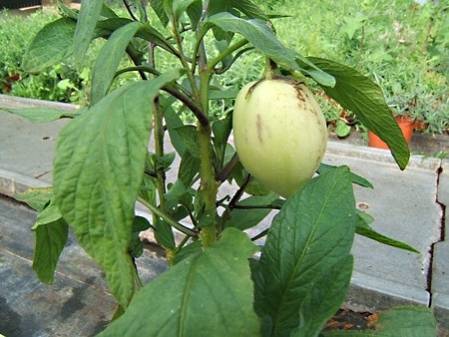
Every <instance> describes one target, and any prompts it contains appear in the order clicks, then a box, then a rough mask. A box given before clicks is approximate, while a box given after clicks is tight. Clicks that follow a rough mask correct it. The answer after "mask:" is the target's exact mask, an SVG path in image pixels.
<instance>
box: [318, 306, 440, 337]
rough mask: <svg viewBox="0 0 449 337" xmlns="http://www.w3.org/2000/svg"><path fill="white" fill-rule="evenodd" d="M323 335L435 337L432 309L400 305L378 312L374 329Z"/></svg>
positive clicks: (332, 336)
mask: <svg viewBox="0 0 449 337" xmlns="http://www.w3.org/2000/svg"><path fill="white" fill-rule="evenodd" d="M323 334H324V336H325V337H436V336H437V324H436V321H435V317H434V316H433V314H432V311H431V310H430V309H428V308H424V307H418V306H416V307H400V308H396V309H393V310H389V311H385V312H383V313H381V314H380V317H379V321H378V322H377V324H376V330H366V331H327V332H323Z"/></svg>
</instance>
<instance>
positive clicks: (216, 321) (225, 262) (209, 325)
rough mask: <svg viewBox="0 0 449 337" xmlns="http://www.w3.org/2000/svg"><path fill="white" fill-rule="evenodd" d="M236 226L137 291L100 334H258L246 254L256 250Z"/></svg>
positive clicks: (168, 336)
mask: <svg viewBox="0 0 449 337" xmlns="http://www.w3.org/2000/svg"><path fill="white" fill-rule="evenodd" d="M255 250H256V249H255V246H254V245H253V244H252V243H251V242H250V241H249V239H248V237H247V236H246V235H245V234H244V233H242V232H240V231H238V230H236V229H228V230H226V231H224V232H223V234H222V237H221V239H220V240H219V241H218V242H217V243H216V244H214V245H212V246H211V247H209V248H206V249H204V252H203V253H201V254H193V255H190V256H189V257H187V258H185V259H184V260H182V261H181V262H179V263H178V264H176V265H175V266H173V267H172V268H171V269H170V270H169V271H168V272H166V273H164V274H162V275H161V276H159V277H158V278H156V279H155V280H154V281H152V282H151V283H149V284H148V285H146V286H145V287H144V288H143V289H142V290H141V291H139V292H138V293H137V295H136V296H135V298H134V300H133V301H132V302H131V305H130V306H129V308H128V310H127V311H126V312H125V314H124V315H123V316H122V317H120V318H119V319H118V320H116V321H114V322H113V323H112V324H111V325H110V326H109V327H108V328H107V329H106V330H105V331H103V332H102V333H100V334H99V335H98V337H136V336H139V337H156V336H157V337H174V336H177V337H191V336H195V337H212V336H213V337H231V336H232V337H257V336H259V322H258V319H257V316H256V314H255V313H254V311H253V284H252V282H251V278H250V270H249V263H248V258H249V257H250V256H251V255H252V254H253V253H254V252H255Z"/></svg>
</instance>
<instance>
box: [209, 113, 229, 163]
mask: <svg viewBox="0 0 449 337" xmlns="http://www.w3.org/2000/svg"><path fill="white" fill-rule="evenodd" d="M231 130H232V114H228V115H227V116H226V117H225V118H223V119H220V120H218V121H215V122H214V123H213V124H212V131H213V133H214V146H215V151H216V153H217V157H218V158H219V160H220V165H222V164H223V161H224V156H225V151H226V145H227V142H228V138H229V135H230V134H231Z"/></svg>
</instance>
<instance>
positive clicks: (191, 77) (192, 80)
mask: <svg viewBox="0 0 449 337" xmlns="http://www.w3.org/2000/svg"><path fill="white" fill-rule="evenodd" d="M172 25H173V27H172V28H173V36H174V37H175V41H176V45H177V46H178V51H179V55H180V57H179V59H180V61H181V64H182V66H183V68H184V69H185V70H186V73H187V78H188V80H189V82H190V86H191V87H192V94H193V97H195V99H197V100H199V99H200V96H199V93H198V88H197V85H196V83H195V77H194V75H193V74H192V73H191V72H190V67H189V64H188V63H187V59H186V56H185V54H184V48H183V46H182V40H181V34H180V33H179V29H178V21H177V20H176V18H175V17H174V16H173V17H172ZM192 62H196V60H193V61H192Z"/></svg>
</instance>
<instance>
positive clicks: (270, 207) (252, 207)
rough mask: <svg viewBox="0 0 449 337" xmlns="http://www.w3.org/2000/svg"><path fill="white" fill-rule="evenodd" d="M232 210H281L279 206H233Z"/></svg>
mask: <svg viewBox="0 0 449 337" xmlns="http://www.w3.org/2000/svg"><path fill="white" fill-rule="evenodd" d="M233 208H234V209H281V208H282V207H281V206H279V205H261V206H251V205H247V206H244V205H235V206H234V207H233Z"/></svg>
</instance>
